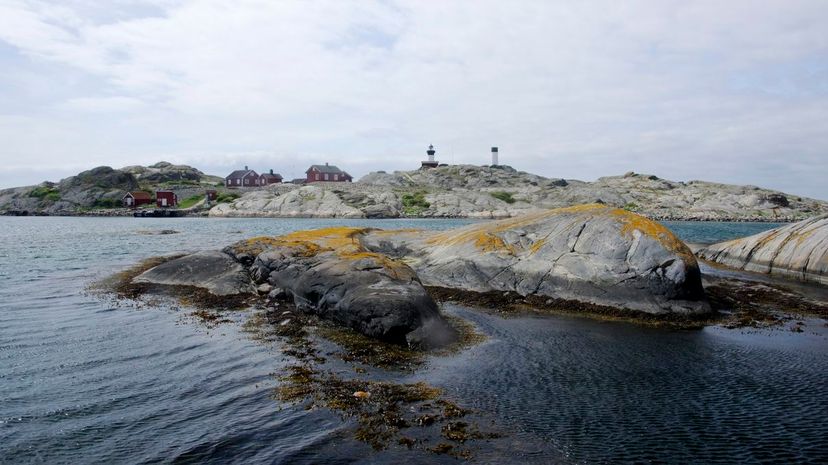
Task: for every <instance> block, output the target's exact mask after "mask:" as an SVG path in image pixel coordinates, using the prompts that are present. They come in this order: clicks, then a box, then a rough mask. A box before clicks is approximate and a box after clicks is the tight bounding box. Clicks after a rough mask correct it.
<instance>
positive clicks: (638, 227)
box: [610, 208, 697, 265]
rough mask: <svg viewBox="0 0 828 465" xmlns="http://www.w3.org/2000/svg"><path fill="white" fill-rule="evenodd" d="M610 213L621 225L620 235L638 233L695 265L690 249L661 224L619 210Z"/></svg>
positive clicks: (612, 210)
mask: <svg viewBox="0 0 828 465" xmlns="http://www.w3.org/2000/svg"><path fill="white" fill-rule="evenodd" d="M610 213H611V214H612V215H614V216H615V217H616V218H617V219H618V220H619V222H620V223H621V234H626V235H631V234H632V232H633V231H639V232H640V233H641V234H643V235H645V236H647V237H650V238H652V239H655V240H656V241H658V243H659V244H661V245H663V246H664V247H665V248H666V249H667V250H669V251H671V252H674V253H676V254H677V255H679V256H680V257H681V258H682V259H683V260H684V262H685V263H687V264H688V265H690V264H693V265H697V262H696V257H695V255H693V252H692V251H691V250H690V248H689V247H687V245H685V244H684V242H682V241H681V240H680V239H679V238H678V237H676V235H675V234H673V232H672V231H670V230H669V229H667V228H666V227H665V226H664V225H662V224H661V223H658V222H656V221H653V220H651V219H649V218H645V217H643V216H641V215H637V214H635V213H631V212H628V211H626V210H622V209H620V208H613V209H610Z"/></svg>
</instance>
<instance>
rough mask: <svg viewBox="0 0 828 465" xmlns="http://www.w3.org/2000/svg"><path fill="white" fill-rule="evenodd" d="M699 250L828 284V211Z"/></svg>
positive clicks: (743, 266) (727, 261) (749, 267)
mask: <svg viewBox="0 0 828 465" xmlns="http://www.w3.org/2000/svg"><path fill="white" fill-rule="evenodd" d="M697 254H698V256H699V257H701V258H703V259H706V260H710V261H713V262H716V263H721V264H723V265H727V266H730V267H733V268H738V269H740V270H746V271H755V272H759V273H767V274H773V275H780V276H785V277H790V278H794V279H798V280H802V281H813V282H817V283H821V284H828V215H821V216H817V217H814V218H810V219H807V220H804V221H800V222H798V223H794V224H790V225H786V226H783V227H780V228H776V229H771V230H770V231H765V232H762V233H759V234H755V235H753V236H749V237H745V238H741V239H735V240H732V241H727V242H721V243H718V244H712V245H709V246H706V247H703V248H701V249H699V250H698V251H697Z"/></svg>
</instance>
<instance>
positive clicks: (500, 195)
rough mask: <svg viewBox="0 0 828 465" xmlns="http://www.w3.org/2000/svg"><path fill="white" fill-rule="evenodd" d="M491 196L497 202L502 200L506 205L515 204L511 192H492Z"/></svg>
mask: <svg viewBox="0 0 828 465" xmlns="http://www.w3.org/2000/svg"><path fill="white" fill-rule="evenodd" d="M491 196H492V197H494V198H496V199H498V200H502V201H504V202H506V203H509V204H511V203H515V202H516V200H515V198H514V197H512V193H511V192H505V191H497V192H492V193H491Z"/></svg>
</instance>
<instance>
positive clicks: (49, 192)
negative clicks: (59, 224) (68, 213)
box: [29, 186, 60, 202]
mask: <svg viewBox="0 0 828 465" xmlns="http://www.w3.org/2000/svg"><path fill="white" fill-rule="evenodd" d="M29 197H35V198H38V199H45V200H51V201H52V202H57V201H58V200H60V192H58V190H57V189H55V188H54V187H48V186H38V187H35V188H34V189H32V191H31V192H29Z"/></svg>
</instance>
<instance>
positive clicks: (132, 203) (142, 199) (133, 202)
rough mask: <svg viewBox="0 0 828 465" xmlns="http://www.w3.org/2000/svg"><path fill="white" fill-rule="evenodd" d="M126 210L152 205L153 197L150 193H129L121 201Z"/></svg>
mask: <svg viewBox="0 0 828 465" xmlns="http://www.w3.org/2000/svg"><path fill="white" fill-rule="evenodd" d="M121 201H122V202H123V203H124V207H126V208H137V207H140V206H141V205H149V204H151V203H152V195H150V194H149V192H140V191H136V192H127V193H126V194H124V197H123V198H122V199H121Z"/></svg>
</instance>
